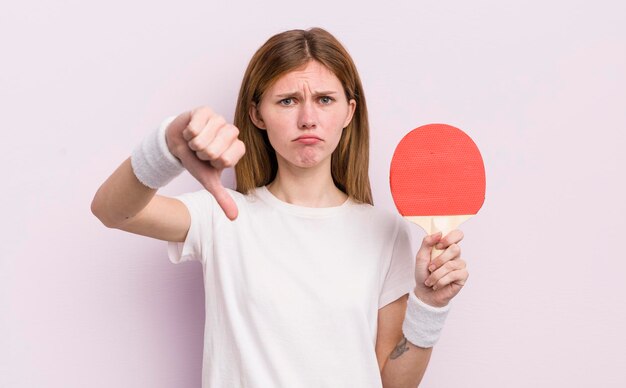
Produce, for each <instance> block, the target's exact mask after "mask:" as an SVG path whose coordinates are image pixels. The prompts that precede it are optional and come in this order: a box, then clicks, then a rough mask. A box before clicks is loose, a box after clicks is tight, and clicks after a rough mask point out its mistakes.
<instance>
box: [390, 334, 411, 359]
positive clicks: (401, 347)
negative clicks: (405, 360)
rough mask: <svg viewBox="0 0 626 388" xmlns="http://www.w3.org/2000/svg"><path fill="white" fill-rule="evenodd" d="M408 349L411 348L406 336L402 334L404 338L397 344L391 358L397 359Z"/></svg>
mask: <svg viewBox="0 0 626 388" xmlns="http://www.w3.org/2000/svg"><path fill="white" fill-rule="evenodd" d="M407 350H409V347H408V346H407V340H406V337H404V336H402V340H401V341H400V342H398V344H397V345H396V348H395V349H394V350H393V352H391V355H390V356H389V358H391V359H392V360H395V359H396V358H398V357H400V356H401V355H402V354H404V352H406V351H407Z"/></svg>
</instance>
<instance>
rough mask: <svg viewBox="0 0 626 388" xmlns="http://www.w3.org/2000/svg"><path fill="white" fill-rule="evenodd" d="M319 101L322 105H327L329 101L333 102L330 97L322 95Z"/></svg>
mask: <svg viewBox="0 0 626 388" xmlns="http://www.w3.org/2000/svg"><path fill="white" fill-rule="evenodd" d="M320 102H321V103H322V104H324V105H328V104H330V103H331V102H333V99H332V98H331V97H328V96H324V97H320Z"/></svg>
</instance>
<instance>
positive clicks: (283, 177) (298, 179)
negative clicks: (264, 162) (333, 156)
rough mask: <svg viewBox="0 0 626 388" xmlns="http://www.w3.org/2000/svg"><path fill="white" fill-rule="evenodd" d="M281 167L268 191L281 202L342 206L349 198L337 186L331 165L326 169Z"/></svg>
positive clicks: (312, 205) (309, 205)
mask: <svg viewBox="0 0 626 388" xmlns="http://www.w3.org/2000/svg"><path fill="white" fill-rule="evenodd" d="M317 167H319V168H299V167H294V166H284V165H283V166H280V163H279V167H278V171H277V173H276V178H275V179H274V180H273V181H272V182H271V183H270V184H268V185H267V188H268V190H269V191H270V192H271V193H272V194H273V195H274V196H275V197H276V198H278V199H280V200H281V201H284V202H287V203H290V204H292V205H298V206H306V207H334V206H340V205H342V204H343V203H344V202H345V201H346V200H347V199H348V196H347V195H346V194H345V193H344V192H343V191H341V190H339V189H338V188H337V186H335V183H334V182H333V178H332V175H331V173H330V164H329V165H328V166H327V167H326V168H324V167H323V166H317Z"/></svg>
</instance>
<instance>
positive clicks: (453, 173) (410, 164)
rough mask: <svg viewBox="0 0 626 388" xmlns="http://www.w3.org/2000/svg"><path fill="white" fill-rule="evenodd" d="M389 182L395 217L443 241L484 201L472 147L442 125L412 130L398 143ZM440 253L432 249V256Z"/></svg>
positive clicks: (479, 159) (479, 165) (480, 172)
mask: <svg viewBox="0 0 626 388" xmlns="http://www.w3.org/2000/svg"><path fill="white" fill-rule="evenodd" d="M389 183H390V186H391V195H392V196H393V201H394V202H395V204H396V207H397V208H398V211H399V212H400V214H402V215H403V216H404V217H405V218H407V219H408V220H409V221H411V222H413V223H415V224H417V225H419V226H421V227H422V228H423V229H424V230H425V231H426V233H428V234H433V233H437V232H442V233H443V235H444V236H445V235H446V234H448V233H449V232H450V231H452V230H453V229H456V228H457V227H458V226H459V225H460V224H461V223H462V222H464V221H466V220H468V219H469V218H470V217H472V216H473V215H475V214H476V213H477V212H478V210H479V209H480V207H481V206H482V204H483V202H484V201H485V166H484V164H483V159H482V157H481V155H480V152H479V151H478V147H476V144H474V142H473V141H472V139H471V138H470V137H469V136H468V135H467V134H465V133H464V132H463V131H461V130H460V129H458V128H455V127H453V126H451V125H447V124H428V125H424V126H421V127H418V128H415V129H414V130H412V131H411V132H409V133H408V134H407V135H406V136H404V137H403V138H402V140H400V143H399V144H398V146H397V147H396V150H395V152H394V154H393V158H392V159H391V169H390V173H389ZM441 252H442V251H439V250H436V249H433V253H432V257H433V258H434V257H435V256H437V255H439V254H440V253H441Z"/></svg>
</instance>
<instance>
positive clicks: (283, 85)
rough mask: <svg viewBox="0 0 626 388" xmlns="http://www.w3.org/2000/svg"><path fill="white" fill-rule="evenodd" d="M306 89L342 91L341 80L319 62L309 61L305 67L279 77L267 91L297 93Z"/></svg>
mask: <svg viewBox="0 0 626 388" xmlns="http://www.w3.org/2000/svg"><path fill="white" fill-rule="evenodd" d="M304 87H308V88H310V89H313V90H320V89H323V90H341V89H342V85H341V81H339V78H337V76H336V75H335V74H334V73H333V72H332V71H331V70H330V69H329V68H328V67H326V66H324V65H323V64H321V63H319V62H318V61H309V62H307V63H306V64H305V65H303V66H300V67H298V68H296V69H294V70H291V71H288V72H287V73H285V74H283V75H281V76H280V77H278V79H277V80H276V81H275V82H273V83H272V84H271V85H270V87H269V88H268V89H267V92H269V93H272V94H274V93H282V92H285V91H289V90H292V91H297V90H300V89H302V88H304Z"/></svg>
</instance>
